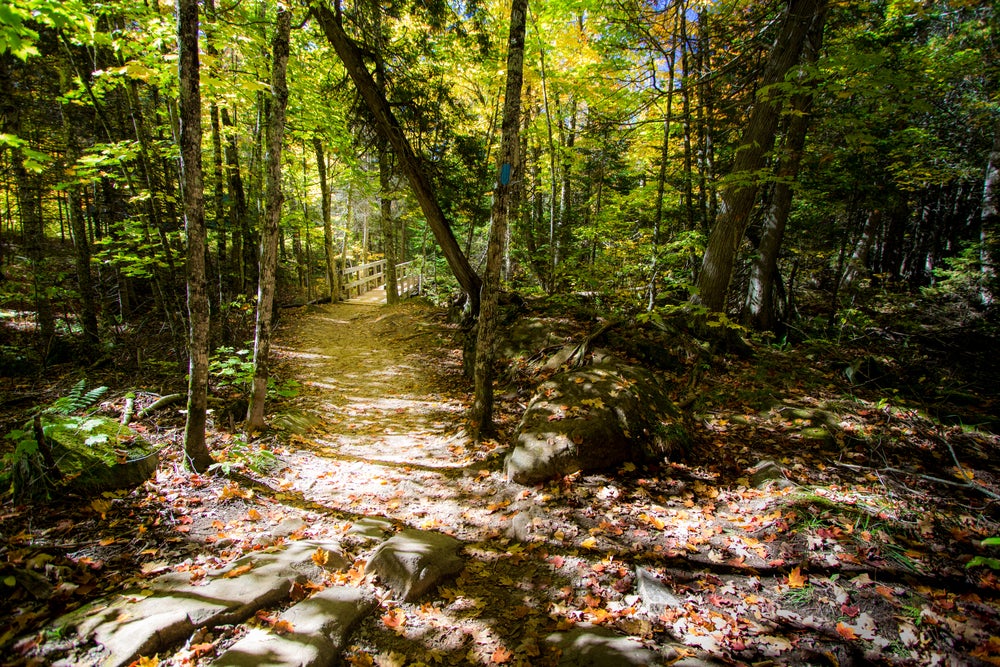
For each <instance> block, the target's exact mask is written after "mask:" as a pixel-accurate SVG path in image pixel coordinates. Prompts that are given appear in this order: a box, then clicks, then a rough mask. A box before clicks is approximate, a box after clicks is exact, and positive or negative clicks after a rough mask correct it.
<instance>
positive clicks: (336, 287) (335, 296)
mask: <svg viewBox="0 0 1000 667" xmlns="http://www.w3.org/2000/svg"><path fill="white" fill-rule="evenodd" d="M313 150H314V151H315V152H316V170H317V171H318V172H319V192H320V209H321V210H322V212H323V255H324V257H325V259H326V291H327V296H329V297H330V301H339V300H340V271H338V270H337V268H336V255H335V251H334V249H333V220H332V215H331V213H330V208H331V207H330V202H331V199H330V198H331V193H330V183H329V182H328V181H327V180H326V153H325V151H324V150H323V140H322V139H321V138H320V137H318V136H317V137H313Z"/></svg>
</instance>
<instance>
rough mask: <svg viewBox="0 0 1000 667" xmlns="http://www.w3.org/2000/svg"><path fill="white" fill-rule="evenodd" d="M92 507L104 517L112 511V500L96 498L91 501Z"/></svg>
mask: <svg viewBox="0 0 1000 667" xmlns="http://www.w3.org/2000/svg"><path fill="white" fill-rule="evenodd" d="M90 507H91V509H93V510H94V511H95V512H97V513H98V514H100V515H101V518H102V519H103V518H104V515H106V514H107V513H108V512H110V511H111V501H110V500H104V499H103V498H95V499H94V500H91V501H90Z"/></svg>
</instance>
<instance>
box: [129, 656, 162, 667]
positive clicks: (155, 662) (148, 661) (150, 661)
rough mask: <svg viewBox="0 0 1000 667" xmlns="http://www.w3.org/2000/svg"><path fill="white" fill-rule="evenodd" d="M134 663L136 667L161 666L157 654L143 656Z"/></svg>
mask: <svg viewBox="0 0 1000 667" xmlns="http://www.w3.org/2000/svg"><path fill="white" fill-rule="evenodd" d="M132 664H133V665H135V667H160V659H159V658H158V657H156V656H155V655H154V656H153V657H151V658H148V657H146V656H143V657H141V658H139V659H138V660H136V661H135V662H134V663H132Z"/></svg>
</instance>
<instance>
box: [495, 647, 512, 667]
mask: <svg viewBox="0 0 1000 667" xmlns="http://www.w3.org/2000/svg"><path fill="white" fill-rule="evenodd" d="M513 657H514V654H513V653H511V652H510V651H508V650H507V649H505V648H504V647H503V646H498V647H497V650H495V651H493V655H491V656H490V662H492V663H493V664H495V665H502V664H504V663H507V662H510V659H511V658H513Z"/></svg>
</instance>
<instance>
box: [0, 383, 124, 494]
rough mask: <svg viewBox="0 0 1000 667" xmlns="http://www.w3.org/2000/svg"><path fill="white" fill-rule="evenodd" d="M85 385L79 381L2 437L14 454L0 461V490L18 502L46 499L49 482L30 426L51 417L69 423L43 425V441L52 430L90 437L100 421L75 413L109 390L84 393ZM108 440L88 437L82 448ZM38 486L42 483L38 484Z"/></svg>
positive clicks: (99, 435)
mask: <svg viewBox="0 0 1000 667" xmlns="http://www.w3.org/2000/svg"><path fill="white" fill-rule="evenodd" d="M86 385H87V381H86V379H81V380H80V381H79V382H77V383H76V384H75V385H73V387H72V388H71V389H70V390H69V393H67V394H66V395H65V396H60V397H59V398H57V399H56V400H54V401H53V402H52V403H51V404H49V405H47V406H44V407H42V408H40V409H36V410H35V411H34V414H33V415H32V416H31V418H30V419H28V421H27V422H25V424H24V425H23V426H22V427H21V428H19V429H14V430H12V431H10V432H9V433H7V434H6V435H4V439H5V440H10V441H12V442H13V443H14V451H12V452H9V453H8V454H6V455H5V456H4V457H3V459H2V461H0V467H2V472H0V488H7V489H8V490H9V491H11V492H12V493H13V495H14V497H15V498H18V499H21V498H24V497H26V496H30V495H33V494H39V495H47V493H48V490H49V487H50V486H51V481H50V480H47V476H46V474H45V465H44V463H43V461H42V457H41V452H40V451H39V447H38V441H37V440H36V439H35V431H34V426H33V422H34V420H35V416H36V415H44V414H50V415H61V416H64V417H69V419H63V420H60V421H59V422H57V423H46V422H45V421H42V422H41V425H42V435H43V436H44V437H48V436H49V435H50V434H51V432H52V430H53V429H55V428H62V429H73V430H78V431H80V432H81V433H90V432H91V431H93V430H94V429H95V428H96V427H97V426H98V425H100V424H101V420H99V419H89V418H88V416H87V415H86V414H84V415H79V414H74V413H81V412H84V411H85V410H87V409H89V408H91V407H93V405H94V404H95V403H97V401H99V400H100V399H101V397H102V396H104V394H105V393H107V391H108V388H107V387H104V386H100V387H94V388H93V389H90V390H87V388H86ZM107 438H108V436H107V435H106V434H95V435H91V436H88V437H87V439H86V440H85V441H84V444H86V445H95V444H98V443H101V442H105V441H106V440H107ZM39 482H41V483H40V484H39Z"/></svg>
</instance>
